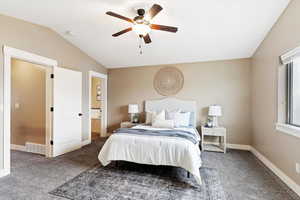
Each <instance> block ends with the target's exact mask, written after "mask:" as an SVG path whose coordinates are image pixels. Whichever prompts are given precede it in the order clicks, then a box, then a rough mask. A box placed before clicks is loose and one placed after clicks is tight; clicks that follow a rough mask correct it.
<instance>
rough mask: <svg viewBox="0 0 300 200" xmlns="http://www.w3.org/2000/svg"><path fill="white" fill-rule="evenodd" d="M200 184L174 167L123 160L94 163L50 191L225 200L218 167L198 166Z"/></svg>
mask: <svg viewBox="0 0 300 200" xmlns="http://www.w3.org/2000/svg"><path fill="white" fill-rule="evenodd" d="M200 171H201V176H202V178H203V184H202V185H201V186H200V185H198V184H197V183H196V182H195V180H194V179H193V178H187V177H186V171H185V170H182V169H178V168H174V167H162V166H148V165H137V164H132V163H125V162H122V166H120V164H119V166H118V167H111V166H107V167H101V166H100V167H99V166H98V167H95V168H93V169H91V170H87V171H85V172H83V173H82V174H80V175H79V176H77V177H75V178H74V179H72V180H70V181H68V182H67V183H65V184H63V185H62V186H60V187H58V188H57V189H55V190H54V191H52V192H51V194H54V195H57V196H61V197H65V198H68V199H72V200H97V199H101V200H117V199H120V200H121V199H130V200H141V199H147V200H170V199H178V200H191V199H197V200H226V197H225V192H224V190H223V187H222V185H221V183H220V179H219V175H218V171H217V170H216V169H212V168H205V167H204V168H201V170H200Z"/></svg>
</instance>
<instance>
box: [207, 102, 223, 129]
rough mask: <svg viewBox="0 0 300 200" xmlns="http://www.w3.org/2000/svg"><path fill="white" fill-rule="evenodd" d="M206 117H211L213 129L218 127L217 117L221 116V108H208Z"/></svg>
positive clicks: (214, 106) (215, 106)
mask: <svg viewBox="0 0 300 200" xmlns="http://www.w3.org/2000/svg"><path fill="white" fill-rule="evenodd" d="M208 116H211V117H213V127H218V126H219V125H218V117H220V116H222V108H221V106H219V105H212V106H209V109H208Z"/></svg>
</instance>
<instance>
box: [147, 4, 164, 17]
mask: <svg viewBox="0 0 300 200" xmlns="http://www.w3.org/2000/svg"><path fill="white" fill-rule="evenodd" d="M162 9H163V8H162V7H161V6H160V5H158V4H154V5H153V6H152V7H151V8H150V10H149V11H148V13H147V16H148V17H149V19H153V18H154V17H155V16H156V15H157V14H158V13H159V12H160V11H161V10H162Z"/></svg>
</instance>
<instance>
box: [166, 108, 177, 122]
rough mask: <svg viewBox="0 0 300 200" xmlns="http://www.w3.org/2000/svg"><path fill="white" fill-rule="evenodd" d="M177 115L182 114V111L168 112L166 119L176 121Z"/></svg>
mask: <svg viewBox="0 0 300 200" xmlns="http://www.w3.org/2000/svg"><path fill="white" fill-rule="evenodd" d="M177 113H180V109H177V110H171V111H166V119H167V120H174V118H175V115H176V114H177Z"/></svg>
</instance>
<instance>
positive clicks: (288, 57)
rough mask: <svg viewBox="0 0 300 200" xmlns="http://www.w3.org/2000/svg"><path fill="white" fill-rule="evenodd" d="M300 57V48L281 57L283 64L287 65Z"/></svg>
mask: <svg viewBox="0 0 300 200" xmlns="http://www.w3.org/2000/svg"><path fill="white" fill-rule="evenodd" d="M297 57H300V47H296V48H294V49H292V50H290V51H288V52H287V53H285V54H283V55H282V56H280V59H281V62H282V64H284V65H286V64H288V63H289V62H291V61H292V60H293V59H295V58H297Z"/></svg>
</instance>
